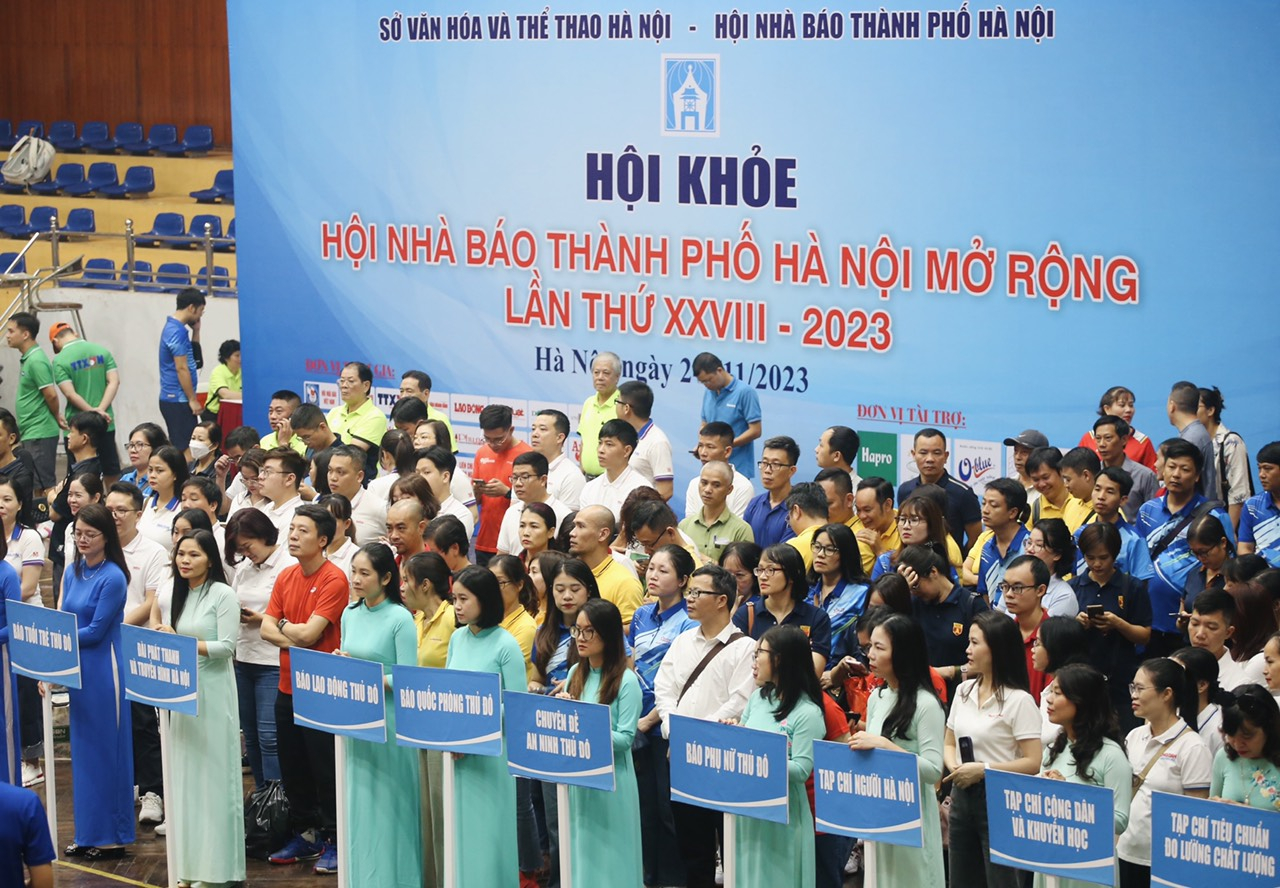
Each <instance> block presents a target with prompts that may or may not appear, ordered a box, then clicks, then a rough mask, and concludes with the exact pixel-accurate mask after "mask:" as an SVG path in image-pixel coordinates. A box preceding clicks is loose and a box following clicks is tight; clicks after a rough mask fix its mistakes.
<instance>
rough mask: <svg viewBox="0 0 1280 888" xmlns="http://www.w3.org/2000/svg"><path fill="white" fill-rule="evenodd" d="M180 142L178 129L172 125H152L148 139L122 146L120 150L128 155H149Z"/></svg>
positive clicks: (148, 131)
mask: <svg viewBox="0 0 1280 888" xmlns="http://www.w3.org/2000/svg"><path fill="white" fill-rule="evenodd" d="M177 141H178V128H177V127H176V126H174V125H173V124H172V123H156V124H152V126H151V129H149V130H147V137H146V138H145V139H142V140H140V141H137V142H130V143H128V144H122V145H121V146H120V149H121V150H122V151H124V152H126V153H128V154H149V153H151V152H152V151H155V150H157V149H159V148H163V147H164V146H166V145H173V144H175V143H176V142H177Z"/></svg>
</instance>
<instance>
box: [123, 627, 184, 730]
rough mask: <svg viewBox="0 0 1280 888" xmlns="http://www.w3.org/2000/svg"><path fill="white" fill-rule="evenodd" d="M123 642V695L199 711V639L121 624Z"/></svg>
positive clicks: (177, 709) (173, 708) (159, 705)
mask: <svg viewBox="0 0 1280 888" xmlns="http://www.w3.org/2000/svg"><path fill="white" fill-rule="evenodd" d="M120 641H121V643H122V644H123V645H124V695H125V696H126V697H128V698H129V699H130V700H134V701H136V702H138V703H145V704H146V705H148V706H155V707H157V708H159V709H169V710H171V711H173V712H180V713H182V714H183V715H193V716H194V715H199V714H200V711H199V698H198V696H197V692H198V691H197V683H198V679H199V668H198V659H197V658H198V654H197V648H196V639H195V638H194V637H192V636H190V635H178V634H176V633H173V632H156V631H155V630H153V629H144V628H142V627H141V626H130V625H128V624H125V625H123V626H121V627H120Z"/></svg>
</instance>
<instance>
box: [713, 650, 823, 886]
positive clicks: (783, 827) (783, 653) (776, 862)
mask: <svg viewBox="0 0 1280 888" xmlns="http://www.w3.org/2000/svg"><path fill="white" fill-rule="evenodd" d="M752 674H753V676H754V677H755V681H756V690H755V693H753V694H752V695H751V697H750V699H748V700H747V707H746V709H744V710H743V712H742V719H741V722H740V724H741V725H742V726H743V727H746V728H754V729H755V730H757V731H774V732H776V733H779V734H786V735H787V741H788V742H787V822H786V823H771V822H769V821H765V820H756V819H755V818H752V817H740V816H738V815H736V814H733V815H730V816H731V817H733V822H734V826H735V828H736V830H737V841H736V848H735V857H734V860H735V866H736V872H737V883H736V884H737V885H738V886H739V888H754V886H757V885H758V886H761V888H776V886H779V885H812V884H814V878H815V871H814V858H813V814H812V812H810V810H809V797H808V794H807V793H806V792H805V787H804V782H805V781H806V780H808V779H809V775H810V774H811V773H813V741H815V740H821V739H822V738H823V737H824V736H825V735H826V724H825V722H824V721H823V717H822V703H821V701H822V688H821V686H820V685H819V684H818V676H817V673H816V672H814V669H813V657H812V654H811V652H810V648H809V639H808V637H806V636H805V634H804V632H802V631H801V630H800V629H797V628H796V627H795V626H785V625H784V626H774V627H773V628H772V629H769V630H768V631H767V632H765V633H764V635H762V636H761V637H760V641H759V642H758V643H757V645H756V657H755V665H754V666H753V668H752Z"/></svg>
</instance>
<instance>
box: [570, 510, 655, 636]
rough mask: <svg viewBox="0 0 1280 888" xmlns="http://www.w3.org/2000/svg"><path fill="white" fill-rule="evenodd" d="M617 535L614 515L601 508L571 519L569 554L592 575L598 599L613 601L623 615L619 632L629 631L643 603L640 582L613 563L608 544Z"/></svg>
mask: <svg viewBox="0 0 1280 888" xmlns="http://www.w3.org/2000/svg"><path fill="white" fill-rule="evenodd" d="M617 532H618V527H617V523H616V522H615V521H614V520H613V512H611V511H609V510H608V509H607V508H605V507H604V506H587V507H586V508H584V509H582V510H581V511H579V512H578V514H577V515H575V516H574V519H573V530H571V531H570V532H569V554H570V555H572V556H573V557H575V558H579V559H581V560H582V562H583V563H584V564H586V565H587V567H589V568H591V572H592V573H593V574H595V577H596V585H597V586H599V587H600V597H601V598H603V599H605V600H606V601H612V602H613V603H614V604H615V605H617V607H618V610H619V611H620V612H621V613H622V628H623V630H627V629H629V628H630V627H631V615H632V614H634V613H635V612H636V608H638V607H639V606H640V604H641V602H642V601H643V600H644V591H643V589H642V588H641V586H640V580H639V579H638V578H637V577H636V575H635V574H634V573H632V572H631V571H629V570H627V569H626V568H625V567H623V566H622V565H621V564H619V563H618V562H617V561H615V560H614V558H613V555H612V554H611V553H610V552H609V543H610V542H611V541H612V540H613V538H614V536H615V535H616V534H617Z"/></svg>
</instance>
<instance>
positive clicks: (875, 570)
mask: <svg viewBox="0 0 1280 888" xmlns="http://www.w3.org/2000/svg"><path fill="white" fill-rule="evenodd" d="M925 486H926V487H927V486H931V485H925ZM897 521H898V532H899V534H901V536H902V546H901V547H900V548H897V549H894V550H892V551H890V552H881V553H880V555H879V556H878V557H877V558H876V563H875V566H873V567H872V568H871V579H872V580H878V579H880V577H881V576H882V575H883V574H887V573H893V572H894V571H895V570H897V569H898V553H900V552H901V551H902V550H903V549H905V548H906V547H907V546H911V545H923V544H924V543H933V544H934V545H935V546H937V547H938V551H940V552H943V551H945V552H946V553H947V562H948V563H949V564H950V565H951V579H952V581H953V582H954V581H955V580H956V579H957V577H958V574H957V573H956V571H957V570H958V569H959V568H960V567H961V565H963V564H964V556H962V555H961V554H960V547H959V546H958V545H956V541H955V539H954V538H953V537H952V536H951V534H949V533H947V519H946V516H945V514H944V513H943V511H942V507H941V506H939V505H938V503H937V502H936V501H934V499H933V498H932V497H930V496H928V495H927V494H923V493H919V492H916V493H913V494H911V496H909V497H907V498H906V500H905V501H904V502H903V503H902V505H901V506H899V507H898V518H897Z"/></svg>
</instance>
